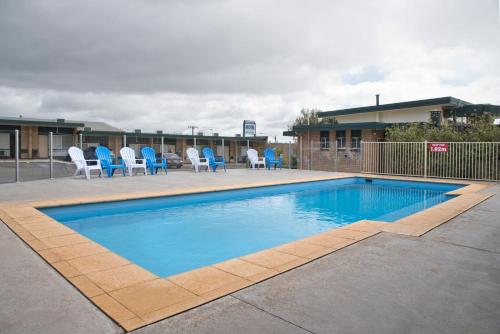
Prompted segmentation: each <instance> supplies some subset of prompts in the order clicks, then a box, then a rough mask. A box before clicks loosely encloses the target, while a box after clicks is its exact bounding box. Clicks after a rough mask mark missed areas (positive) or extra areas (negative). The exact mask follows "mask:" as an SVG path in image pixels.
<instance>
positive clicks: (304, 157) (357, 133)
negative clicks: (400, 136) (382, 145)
mask: <svg viewBox="0 0 500 334" xmlns="http://www.w3.org/2000/svg"><path fill="white" fill-rule="evenodd" d="M484 113H490V114H493V115H500V106H495V105H491V104H472V103H470V102H466V101H463V100H460V99H457V98H454V97H451V96H448V97H439V98H432V99H425V100H416V101H407V102H398V103H389V104H380V103H379V95H376V99H375V104H374V105H372V106H366V107H357V108H349V109H339V110H333V111H325V112H320V113H319V119H320V121H319V124H311V125H298V126H294V127H293V128H292V129H290V130H289V131H285V132H284V133H283V135H285V136H293V137H295V138H296V140H297V144H298V154H297V160H298V168H302V169H316V170H335V171H353V172H356V171H359V170H360V150H361V142H362V141H365V142H376V141H383V140H384V135H385V129H386V128H387V127H388V126H391V125H393V124H405V123H419V122H421V123H427V122H429V121H430V122H433V123H434V124H436V125H440V124H445V123H448V122H453V121H462V120H465V119H466V117H468V116H471V115H477V116H480V115H482V114H484Z"/></svg>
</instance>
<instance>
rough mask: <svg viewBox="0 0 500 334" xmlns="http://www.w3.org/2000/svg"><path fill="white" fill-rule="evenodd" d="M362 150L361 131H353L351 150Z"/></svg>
mask: <svg viewBox="0 0 500 334" xmlns="http://www.w3.org/2000/svg"><path fill="white" fill-rule="evenodd" d="M360 148H361V130H351V149H353V150H359V149H360Z"/></svg>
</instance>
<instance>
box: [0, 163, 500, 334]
mask: <svg viewBox="0 0 500 334" xmlns="http://www.w3.org/2000/svg"><path fill="white" fill-rule="evenodd" d="M245 173H246V174H245ZM249 173H253V171H233V172H231V173H228V174H227V175H223V174H222V173H220V174H210V175H196V176H193V175H187V174H186V175H185V176H184V177H183V176H182V175H180V176H179V178H178V177H177V176H176V177H175V179H174V177H173V175H172V178H168V184H167V183H164V182H167V181H163V180H162V179H159V178H158V180H160V181H157V182H151V181H150V180H153V179H154V178H142V177H138V178H128V179H126V180H124V179H120V178H114V179H111V180H104V181H103V182H101V181H102V180H96V181H91V182H86V181H83V180H73V179H67V180H54V181H36V182H33V183H25V184H18V185H7V186H10V187H9V188H8V189H6V188H4V185H2V191H1V192H0V201H5V200H17V199H27V198H26V197H27V196H29V199H42V198H44V199H47V198H49V197H54V196H57V197H64V196H71V194H73V193H75V191H76V190H77V189H83V190H81V191H84V192H85V193H89V194H91V193H94V192H95V191H96V189H97V190H100V191H103V192H105V193H108V192H111V193H114V191H117V192H122V191H130V190H137V191H141V190H143V189H144V187H153V188H154V187H159V188H154V189H161V188H160V187H165V186H169V187H184V186H186V185H191V184H192V183H195V185H197V186H200V183H204V182H208V183H214V182H216V183H217V184H230V182H237V181H238V180H240V179H241V177H246V180H245V181H246V182H251V181H252V180H256V181H257V180H260V178H265V179H266V180H269V178H276V179H287V178H288V179H289V178H293V177H306V176H312V175H311V174H314V175H320V174H325V173H320V172H307V173H304V172H296V171H282V173H273V172H271V173H273V174H264V173H265V172H263V171H261V173H260V174H256V173H254V174H249ZM179 174H181V173H179ZM305 174H308V175H305ZM141 179H142V180H141ZM240 182H241V181H240ZM109 184H112V185H113V186H112V187H110V186H109ZM202 185H203V184H202ZM487 191H489V192H492V191H493V192H495V193H497V196H494V197H492V198H490V199H489V200H487V201H486V202H483V203H481V204H480V205H478V206H476V207H475V208H473V209H471V210H469V211H468V212H466V213H464V214H462V215H460V216H458V217H456V218H455V219H453V220H452V221H450V222H448V223H446V224H444V225H442V226H440V227H438V228H436V229H435V230H432V231H431V232H429V233H427V234H426V235H424V236H423V237H420V238H415V237H403V236H400V235H395V234H390V233H384V232H383V233H380V234H379V235H377V236H375V237H372V238H369V239H366V240H364V241H361V242H359V243H357V244H355V245H352V246H350V247H348V248H345V249H342V250H340V251H337V252H335V253H333V254H331V255H328V256H325V257H323V258H321V259H319V260H317V261H314V262H312V263H309V264H307V265H305V266H303V267H300V268H297V269H294V270H292V271H289V272H287V273H285V274H282V275H280V276H277V277H274V278H272V279H270V280H267V281H265V282H262V283H260V284H257V285H255V286H252V287H249V288H247V289H244V290H241V291H239V292H237V293H234V294H232V295H230V296H226V297H224V298H221V299H219V300H217V301H215V302H212V303H209V304H207V305H204V306H202V307H199V308H196V309H194V310H191V311H189V312H186V313H184V314H181V315H178V316H175V317H172V318H170V319H166V320H163V321H161V322H158V323H156V324H153V325H150V326H147V327H144V328H142V329H139V330H137V331H136V333H141V334H142V333H235V332H236V333H237V332H240V333H259V334H261V333H401V332H404V333H498V332H500V269H499V268H500V201H499V198H500V185H497V186H495V187H494V188H489V189H488V190H487ZM81 194H82V193H81V192H80V193H78V194H76V195H75V196H77V195H78V196H80V195H81ZM0 263H1V266H0V282H1V284H0V333H2V334H3V333H70V332H71V333H119V332H121V329H120V328H119V327H118V326H116V325H115V324H114V323H113V322H112V321H111V320H109V319H108V318H107V317H106V316H105V315H104V314H103V313H101V312H100V311H99V310H98V309H97V308H96V307H95V306H94V305H92V304H91V303H90V302H89V301H88V300H87V299H86V298H84V297H83V296H82V295H81V294H80V293H79V292H77V290H76V289H74V288H73V287H72V286H71V285H70V284H69V283H67V282H66V281H65V280H64V279H63V278H62V277H61V276H60V275H59V274H58V273H56V272H55V271H54V270H53V269H52V268H51V267H49V266H48V265H47V264H45V262H43V261H42V260H41V259H40V258H39V257H38V256H37V255H36V254H35V253H34V252H33V251H31V249H29V248H28V247H27V246H26V245H25V244H24V243H23V242H22V241H20V240H19V239H18V238H17V237H16V236H14V235H13V234H12V232H11V231H10V230H8V229H7V228H6V227H5V225H3V224H0Z"/></svg>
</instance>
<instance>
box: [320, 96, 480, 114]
mask: <svg viewBox="0 0 500 334" xmlns="http://www.w3.org/2000/svg"><path fill="white" fill-rule="evenodd" d="M438 104H443V105H449V106H453V107H461V106H464V105H468V104H470V103H469V102H466V101H462V100H460V99H457V98H454V97H451V96H446V97H438V98H434V99H425V100H415V101H406V102H397V103H388V104H380V105H378V106H377V105H373V106H367V107H357V108H348V109H339V110H332V111H324V112H320V113H318V116H319V117H328V116H341V115H350V114H360V113H366V112H374V111H386V110H393V109H404V108H414V107H425V106H433V105H438Z"/></svg>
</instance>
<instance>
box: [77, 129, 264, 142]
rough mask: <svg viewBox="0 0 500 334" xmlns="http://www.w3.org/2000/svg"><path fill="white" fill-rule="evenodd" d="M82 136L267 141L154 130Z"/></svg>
mask: <svg viewBox="0 0 500 334" xmlns="http://www.w3.org/2000/svg"><path fill="white" fill-rule="evenodd" d="M81 133H82V134H83V135H84V136H123V135H126V136H127V137H141V138H161V137H163V138H165V139H168V138H180V139H193V138H196V139H202V140H203V139H207V140H221V139H224V140H241V141H247V140H257V141H267V136H255V137H234V136H233V137H232V136H197V135H194V136H193V135H183V134H172V133H156V132H125V131H122V132H116V131H81Z"/></svg>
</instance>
